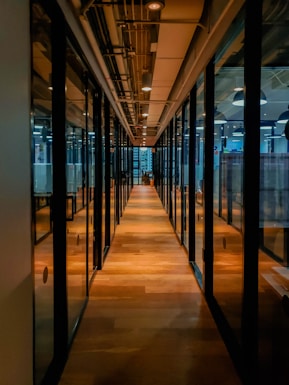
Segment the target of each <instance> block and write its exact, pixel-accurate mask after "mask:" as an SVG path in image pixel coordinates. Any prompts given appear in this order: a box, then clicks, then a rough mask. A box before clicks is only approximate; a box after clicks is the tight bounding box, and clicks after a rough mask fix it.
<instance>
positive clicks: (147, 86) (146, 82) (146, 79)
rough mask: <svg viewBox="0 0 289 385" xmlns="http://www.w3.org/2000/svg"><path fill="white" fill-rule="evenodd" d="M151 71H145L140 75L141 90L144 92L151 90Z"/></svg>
mask: <svg viewBox="0 0 289 385" xmlns="http://www.w3.org/2000/svg"><path fill="white" fill-rule="evenodd" d="M152 79H153V76H152V73H151V72H145V73H144V74H143V75H142V88H141V89H142V90H143V91H145V92H148V91H151V90H152Z"/></svg>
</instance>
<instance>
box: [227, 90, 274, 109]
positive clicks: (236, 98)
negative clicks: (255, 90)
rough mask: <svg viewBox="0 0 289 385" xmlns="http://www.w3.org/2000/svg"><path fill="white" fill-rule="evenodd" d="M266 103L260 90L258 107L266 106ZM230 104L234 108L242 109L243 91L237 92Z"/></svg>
mask: <svg viewBox="0 0 289 385" xmlns="http://www.w3.org/2000/svg"><path fill="white" fill-rule="evenodd" d="M266 103H267V98H266V96H265V94H264V92H263V91H262V90H261V91H260V105H263V104H266ZM232 104H233V105H234V106H239V107H243V106H244V104H245V102H244V91H237V92H236V93H235V95H234V99H233V102H232Z"/></svg>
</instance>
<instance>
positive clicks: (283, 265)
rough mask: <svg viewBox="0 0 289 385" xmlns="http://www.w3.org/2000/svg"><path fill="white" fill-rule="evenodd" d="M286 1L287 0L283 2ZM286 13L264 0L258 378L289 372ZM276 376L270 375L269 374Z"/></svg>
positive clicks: (280, 380) (282, 380)
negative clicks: (288, 363)
mask: <svg viewBox="0 0 289 385" xmlns="http://www.w3.org/2000/svg"><path fill="white" fill-rule="evenodd" d="M284 5H285V3H284ZM288 14H289V7H288V4H287V3H286V6H285V7H284V10H283V12H279V11H278V5H277V4H276V3H272V2H269V1H264V3H263V38H262V67H261V92H262V95H263V96H264V97H265V98H266V101H267V103H266V104H264V105H263V106H262V108H261V116H260V144H261V145H260V195H259V197H260V207H259V212H260V215H259V224H260V250H259V277H258V278H259V297H258V301H259V327H260V332H259V352H260V356H259V366H260V368H261V370H260V379H259V382H260V383H262V384H264V385H267V384H268V385H269V384H270V385H271V384H272V383H274V384H276V385H277V384H278V385H283V384H284V385H285V384H286V383H287V382H288V378H289V369H288V365H287V362H288V358H289V348H288V347H289V338H288V337H289V334H288V325H289V316H288V315H289V312H288V302H289V301H288V289H289V275H288V250H289V248H288V246H289V238H288V233H289V232H288V228H289V212H288V198H289V178H288V176H289V153H288V150H289V146H288V144H289V141H288V124H287V122H288V117H289V116H288V115H289V114H288V112H289V110H288V84H289V67H288V53H289V50H288V32H289V25H288ZM270 379H274V380H272V381H271V380H270Z"/></svg>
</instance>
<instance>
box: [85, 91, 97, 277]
mask: <svg viewBox="0 0 289 385" xmlns="http://www.w3.org/2000/svg"><path fill="white" fill-rule="evenodd" d="M87 95H88V100H87V109H88V110H87V112H86V113H87V120H86V123H87V130H88V136H87V146H88V151H87V152H88V189H89V190H88V269H89V270H88V271H89V274H90V276H89V278H91V277H92V274H93V271H94V269H95V267H96V263H95V261H94V226H93V223H94V187H95V133H94V127H93V97H92V95H93V87H92V86H90V85H88V92H87Z"/></svg>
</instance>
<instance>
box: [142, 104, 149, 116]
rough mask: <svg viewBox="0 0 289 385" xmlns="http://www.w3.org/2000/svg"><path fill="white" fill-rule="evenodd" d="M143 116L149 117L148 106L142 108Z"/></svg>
mask: <svg viewBox="0 0 289 385" xmlns="http://www.w3.org/2000/svg"><path fill="white" fill-rule="evenodd" d="M142 116H143V117H144V118H145V117H147V116H149V105H148V104H145V105H144V106H143V107H142Z"/></svg>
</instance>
